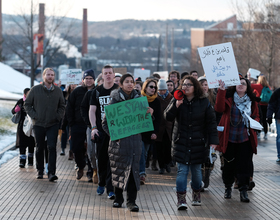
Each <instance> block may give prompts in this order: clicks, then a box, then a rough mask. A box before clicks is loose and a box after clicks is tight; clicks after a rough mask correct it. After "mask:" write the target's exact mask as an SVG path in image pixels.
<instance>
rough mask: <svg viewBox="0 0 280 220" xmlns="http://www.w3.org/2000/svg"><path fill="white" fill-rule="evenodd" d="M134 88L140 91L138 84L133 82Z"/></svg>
mask: <svg viewBox="0 0 280 220" xmlns="http://www.w3.org/2000/svg"><path fill="white" fill-rule="evenodd" d="M134 89H136V90H138V91H141V89H142V88H141V86H140V85H139V84H135V86H134Z"/></svg>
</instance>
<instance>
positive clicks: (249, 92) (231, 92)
mask: <svg viewBox="0 0 280 220" xmlns="http://www.w3.org/2000/svg"><path fill="white" fill-rule="evenodd" d="M242 79H244V80H245V81H246V83H247V90H246V94H247V95H248V96H249V98H250V99H251V101H252V102H255V101H256V95H255V93H253V89H252V87H251V83H250V81H249V80H248V79H246V78H240V80H242ZM235 92H236V86H231V87H230V88H229V89H228V90H227V95H226V96H227V97H233V95H234V93H235Z"/></svg>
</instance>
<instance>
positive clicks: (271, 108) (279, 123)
mask: <svg viewBox="0 0 280 220" xmlns="http://www.w3.org/2000/svg"><path fill="white" fill-rule="evenodd" d="M273 113H275V116H274V118H275V124H276V130H277V137H276V146H277V160H276V162H277V163H280V88H278V89H276V90H275V91H274V93H273V94H272V96H271V98H270V100H269V102H268V107H267V114H266V118H267V119H266V120H267V123H268V124H269V125H270V124H271V123H272V115H273Z"/></svg>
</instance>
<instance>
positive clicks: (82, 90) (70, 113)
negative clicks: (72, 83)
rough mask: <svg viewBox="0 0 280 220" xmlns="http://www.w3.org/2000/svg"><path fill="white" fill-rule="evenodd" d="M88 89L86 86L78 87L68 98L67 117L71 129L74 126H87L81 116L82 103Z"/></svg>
mask: <svg viewBox="0 0 280 220" xmlns="http://www.w3.org/2000/svg"><path fill="white" fill-rule="evenodd" d="M87 91H88V89H87V87H85V86H79V87H76V88H75V89H74V90H73V92H72V93H71V94H70V96H69V98H68V103H67V106H66V116H67V120H68V125H69V127H72V126H73V125H78V124H79V125H86V124H85V122H84V120H83V118H82V115H81V110H80V107H81V103H82V101H83V98H84V96H85V94H86V93H87Z"/></svg>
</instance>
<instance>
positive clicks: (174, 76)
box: [169, 75, 177, 78]
mask: <svg viewBox="0 0 280 220" xmlns="http://www.w3.org/2000/svg"><path fill="white" fill-rule="evenodd" d="M169 78H177V76H176V75H173V76H172V75H170V77H169Z"/></svg>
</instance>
